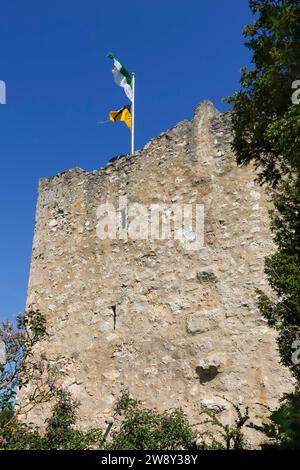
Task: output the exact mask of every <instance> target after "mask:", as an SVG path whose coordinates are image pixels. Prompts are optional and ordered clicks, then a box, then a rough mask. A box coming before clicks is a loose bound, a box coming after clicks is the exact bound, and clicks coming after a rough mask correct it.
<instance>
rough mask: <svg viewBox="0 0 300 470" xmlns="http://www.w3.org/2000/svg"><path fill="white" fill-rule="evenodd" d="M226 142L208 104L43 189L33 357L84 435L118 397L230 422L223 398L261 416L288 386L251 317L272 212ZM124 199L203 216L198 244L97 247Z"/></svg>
mask: <svg viewBox="0 0 300 470" xmlns="http://www.w3.org/2000/svg"><path fill="white" fill-rule="evenodd" d="M231 139H232V137H231V133H230V114H220V113H219V112H218V111H217V110H216V109H215V108H214V107H213V106H212V105H211V103H209V102H203V103H201V105H200V106H199V107H198V108H197V109H196V111H195V115H194V118H193V119H192V120H190V121H184V122H182V123H180V124H178V125H177V126H176V127H174V128H173V129H171V130H169V131H167V132H165V133H163V134H161V135H160V136H159V137H157V138H155V139H153V140H152V141H150V142H149V144H147V145H146V146H145V147H144V149H142V150H141V151H139V152H138V153H137V154H136V155H135V156H134V157H131V156H124V157H122V158H117V159H114V160H113V161H111V162H110V163H109V164H108V165H107V166H106V167H105V168H102V169H100V170H97V171H93V172H91V173H86V172H85V171H83V170H82V169H80V168H75V169H72V170H70V171H66V172H64V173H61V174H58V175H57V176H54V177H51V178H47V179H42V180H41V181H40V186H39V198H38V206H37V217H36V227H35V236H34V243H33V254H32V263H31V272H30V282H29V290H28V302H27V305H28V308H38V309H40V310H41V311H42V312H43V313H44V314H45V315H46V318H47V320H48V330H49V333H50V337H49V341H47V342H44V343H42V344H41V345H40V346H39V350H46V351H47V355H48V357H50V358H52V359H53V360H55V359H56V358H59V361H60V364H61V367H62V369H65V370H67V372H68V376H67V377H66V378H65V382H64V383H65V385H66V386H67V387H68V388H69V389H70V391H71V392H72V394H73V396H74V397H76V398H77V399H79V400H80V402H81V406H80V409H79V415H80V423H81V425H82V427H86V426H94V425H100V426H103V427H105V420H107V419H108V418H109V417H110V416H111V415H112V407H113V405H114V403H115V400H116V399H117V398H118V397H119V394H120V391H121V390H122V389H123V388H124V387H126V388H128V389H129V391H130V392H131V394H132V395H133V396H134V397H136V398H138V399H141V400H143V401H144V402H145V403H146V405H148V406H150V407H156V408H158V409H160V410H162V409H168V408H172V407H182V408H183V410H184V411H186V413H187V414H188V416H189V419H190V421H191V423H192V424H193V423H198V422H199V419H200V413H201V410H202V409H203V407H206V408H209V409H216V408H217V411H218V412H219V416H220V417H223V418H224V420H227V421H228V420H229V421H230V419H232V416H233V414H232V413H233V411H232V407H230V406H228V403H227V402H224V401H222V399H221V398H218V397H222V396H224V397H226V398H227V399H229V400H231V401H233V402H234V403H237V404H238V403H239V404H241V405H248V406H249V407H250V413H251V414H252V416H253V417H254V416H256V415H257V414H259V415H265V414H266V413H267V410H266V408H265V407H264V405H267V406H270V407H273V406H276V404H277V403H278V398H279V397H280V396H281V394H282V393H283V392H286V391H288V390H289V389H290V388H291V386H292V381H291V378H290V376H289V373H288V371H287V370H286V369H284V368H282V367H281V366H280V365H279V358H278V353H277V351H276V344H275V336H274V332H273V331H272V330H270V329H269V328H268V326H267V325H266V322H265V321H264V320H263V319H262V318H261V317H260V315H259V313H258V312H257V308H256V306H255V301H256V298H255V288H256V287H259V288H262V289H266V288H267V283H266V280H265V277H264V275H263V259H264V257H265V256H266V255H267V254H269V253H270V252H271V251H272V249H273V247H272V241H271V236H270V232H269V222H268V214H267V211H268V208H269V205H270V202H269V198H268V195H267V194H265V193H264V192H263V190H262V189H261V188H260V187H259V186H258V185H257V184H256V183H255V182H254V177H255V175H254V172H253V170H252V168H251V167H250V166H249V167H246V168H245V167H243V168H238V167H237V165H236V163H235V158H234V155H233V154H232V151H231V148H230V142H231ZM120 196H127V198H128V202H129V204H133V203H141V204H146V205H150V204H165V205H166V206H168V207H169V206H171V205H172V204H174V203H176V204H183V203H184V204H191V203H193V204H196V203H197V204H203V205H204V210H205V224H204V229H205V233H204V246H203V247H202V248H201V249H199V250H196V251H188V250H186V249H185V248H184V247H183V245H182V244H181V243H179V242H178V241H177V240H174V239H169V240H159V241H154V242H151V241H149V240H132V239H130V238H128V240H127V241H126V240H120V239H116V240H109V239H107V240H100V239H99V238H98V236H97V234H96V226H97V217H96V211H97V207H98V206H99V204H103V203H106V202H109V203H112V204H114V205H115V206H116V207H117V206H118V199H119V197H120ZM220 400H221V401H220ZM43 413H44V410H43V409H42V408H39V409H37V410H35V411H34V412H32V413H31V414H30V415H29V416H28V419H30V420H33V421H35V422H37V423H41V419H42V415H43ZM250 439H251V440H252V444H253V445H256V444H257V440H256V439H257V438H256V437H255V436H253V435H250Z"/></svg>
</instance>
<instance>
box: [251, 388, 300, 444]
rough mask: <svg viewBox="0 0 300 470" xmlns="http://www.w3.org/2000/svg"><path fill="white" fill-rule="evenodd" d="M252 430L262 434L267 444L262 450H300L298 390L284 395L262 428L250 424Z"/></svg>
mask: <svg viewBox="0 0 300 470" xmlns="http://www.w3.org/2000/svg"><path fill="white" fill-rule="evenodd" d="M251 427H253V428H254V429H256V430H258V431H260V432H262V433H264V434H265V435H266V436H267V437H268V438H269V442H267V443H266V444H263V445H262V449H263V450H270V449H271V450H300V390H299V388H298V389H297V390H296V391H295V392H294V393H292V394H289V395H285V396H284V397H283V399H282V403H281V405H280V406H279V408H277V409H276V410H275V411H273V412H272V413H271V416H270V418H269V422H268V423H265V424H264V425H263V426H256V425H254V424H252V426H251Z"/></svg>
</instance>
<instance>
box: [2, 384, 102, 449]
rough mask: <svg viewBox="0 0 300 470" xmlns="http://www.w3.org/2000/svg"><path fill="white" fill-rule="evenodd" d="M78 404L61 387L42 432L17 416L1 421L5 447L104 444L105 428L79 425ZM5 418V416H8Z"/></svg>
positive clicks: (31, 447)
mask: <svg viewBox="0 0 300 470" xmlns="http://www.w3.org/2000/svg"><path fill="white" fill-rule="evenodd" d="M77 407H78V404H77V403H76V402H75V401H74V400H72V398H71V396H70V394H69V393H67V392H65V391H62V390H60V391H59V392H58V393H57V396H56V403H55V405H54V407H53V410H52V415H51V416H50V417H49V418H48V419H46V420H45V430H44V432H42V431H41V430H40V429H38V428H37V427H36V426H34V425H33V424H25V423H22V422H20V421H19V420H18V419H16V418H14V419H13V420H11V421H10V422H9V424H7V422H6V423H4V422H3V423H2V425H1V423H0V447H2V449H5V450H71V449H72V450H89V449H94V448H101V444H102V440H103V437H102V431H101V430H99V429H89V430H88V431H87V432H84V431H81V430H79V429H76V420H77V415H76V412H77ZM4 421H5V420H4Z"/></svg>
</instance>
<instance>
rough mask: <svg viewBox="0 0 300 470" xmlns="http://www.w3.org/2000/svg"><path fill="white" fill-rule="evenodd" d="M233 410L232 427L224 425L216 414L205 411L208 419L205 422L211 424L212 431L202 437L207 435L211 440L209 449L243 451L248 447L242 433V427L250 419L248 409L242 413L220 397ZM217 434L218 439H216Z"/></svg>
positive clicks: (236, 406)
mask: <svg viewBox="0 0 300 470" xmlns="http://www.w3.org/2000/svg"><path fill="white" fill-rule="evenodd" d="M222 398H223V399H224V400H226V401H227V402H228V403H230V404H231V406H232V407H233V409H234V412H235V419H234V423H233V425H229V424H224V423H223V422H222V421H221V420H220V419H219V418H218V416H217V413H214V412H210V411H206V412H205V414H207V415H208V416H209V418H208V419H207V420H206V421H205V423H207V424H212V425H213V428H214V431H213V432H211V431H206V432H205V433H204V434H203V437H205V435H207V436H208V437H209V438H210V440H211V447H212V448H213V449H221V450H245V449H247V447H248V444H247V442H246V438H245V435H244V432H243V428H244V426H249V425H248V424H247V423H248V421H249V419H250V417H249V409H248V407H246V410H245V412H244V413H243V412H242V411H241V409H240V407H239V406H238V405H236V404H234V403H232V402H231V401H230V400H228V399H227V398H225V397H222ZM218 434H219V435H220V438H221V440H219V439H220V438H218Z"/></svg>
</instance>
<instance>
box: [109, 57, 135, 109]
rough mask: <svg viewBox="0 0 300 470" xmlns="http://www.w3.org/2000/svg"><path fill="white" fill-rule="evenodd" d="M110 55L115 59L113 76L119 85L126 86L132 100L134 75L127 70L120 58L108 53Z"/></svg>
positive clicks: (125, 88) (125, 89) (128, 95)
mask: <svg viewBox="0 0 300 470" xmlns="http://www.w3.org/2000/svg"><path fill="white" fill-rule="evenodd" d="M108 57H109V58H110V59H112V60H113V62H114V68H113V71H112V73H113V76H114V79H115V82H116V84H117V85H119V86H121V87H122V88H124V91H125V93H126V95H127V97H128V98H129V99H130V101H132V100H133V92H132V77H131V75H130V74H129V73H128V72H127V70H126V69H125V67H123V65H122V64H121V62H119V61H118V59H117V58H116V57H115V56H114V55H113V54H108Z"/></svg>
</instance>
